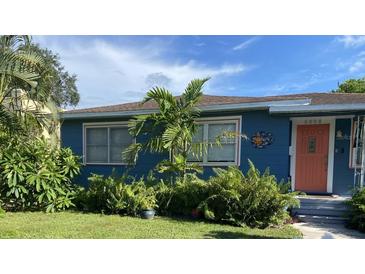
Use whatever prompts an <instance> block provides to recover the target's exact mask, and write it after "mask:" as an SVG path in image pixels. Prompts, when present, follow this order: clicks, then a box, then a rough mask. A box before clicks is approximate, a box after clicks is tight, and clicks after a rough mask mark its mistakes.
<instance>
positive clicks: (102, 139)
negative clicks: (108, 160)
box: [86, 128, 108, 146]
mask: <svg viewBox="0 0 365 274" xmlns="http://www.w3.org/2000/svg"><path fill="white" fill-rule="evenodd" d="M86 144H87V145H104V146H105V145H108V129H107V128H87V129H86Z"/></svg>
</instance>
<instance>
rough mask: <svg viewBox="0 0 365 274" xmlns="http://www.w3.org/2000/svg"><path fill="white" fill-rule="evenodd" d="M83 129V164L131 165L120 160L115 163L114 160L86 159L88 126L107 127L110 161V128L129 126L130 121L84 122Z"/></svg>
mask: <svg viewBox="0 0 365 274" xmlns="http://www.w3.org/2000/svg"><path fill="white" fill-rule="evenodd" d="M82 127H83V130H82V142H83V145H82V154H83V156H82V158H83V159H82V160H83V164H84V165H108V166H114V165H116V166H122V165H131V164H130V163H123V162H122V161H121V162H118V163H114V162H108V163H88V162H87V161H86V159H87V157H86V154H87V149H86V130H87V129H88V128H107V131H108V161H110V155H109V154H110V144H109V142H110V140H109V136H110V133H109V132H110V128H115V127H118V128H120V127H123V128H128V122H95V123H83V124H82ZM133 143H136V138H133Z"/></svg>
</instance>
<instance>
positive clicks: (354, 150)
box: [350, 121, 362, 168]
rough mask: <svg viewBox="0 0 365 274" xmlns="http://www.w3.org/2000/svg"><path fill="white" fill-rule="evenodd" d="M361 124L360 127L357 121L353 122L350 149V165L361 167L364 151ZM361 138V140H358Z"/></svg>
mask: <svg viewBox="0 0 365 274" xmlns="http://www.w3.org/2000/svg"><path fill="white" fill-rule="evenodd" d="M361 126H362V123H360V127H358V123H357V121H354V122H353V123H352V132H351V133H352V136H351V149H350V153H351V156H350V167H351V168H355V167H357V168H360V167H361V153H362V137H361ZM358 139H359V140H358Z"/></svg>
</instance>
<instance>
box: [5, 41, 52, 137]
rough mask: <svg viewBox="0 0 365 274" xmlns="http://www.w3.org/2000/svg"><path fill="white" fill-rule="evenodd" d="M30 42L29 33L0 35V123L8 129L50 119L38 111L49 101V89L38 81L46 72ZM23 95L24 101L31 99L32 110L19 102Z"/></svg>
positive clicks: (19, 127) (21, 101)
mask: <svg viewBox="0 0 365 274" xmlns="http://www.w3.org/2000/svg"><path fill="white" fill-rule="evenodd" d="M30 45H31V38H30V36H24V35H4V36H0V127H2V128H3V129H4V130H6V131H9V132H14V131H19V129H21V128H22V127H24V126H25V127H26V128H28V129H29V127H31V126H34V124H38V125H40V124H44V123H49V121H47V119H48V118H49V117H45V116H44V115H43V114H42V113H41V111H40V109H41V108H43V107H44V106H45V105H46V104H47V102H48V98H49V92H48V91H46V90H42V89H40V88H39V87H38V85H37V84H38V81H39V79H40V78H41V77H46V76H47V74H46V73H47V72H46V71H45V70H44V67H43V58H42V56H40V55H38V54H36V53H35V52H34V51H32V50H31V47H30ZM23 95H24V96H25V97H26V100H25V101H26V102H33V103H32V106H34V107H33V109H32V110H31V111H29V108H26V107H24V106H23V105H22V103H23V101H24V100H23V97H24V96H23ZM22 96H23V97H22Z"/></svg>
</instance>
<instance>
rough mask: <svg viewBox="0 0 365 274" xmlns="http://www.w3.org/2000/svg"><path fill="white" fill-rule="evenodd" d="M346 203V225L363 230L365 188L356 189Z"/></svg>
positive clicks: (364, 227)
mask: <svg viewBox="0 0 365 274" xmlns="http://www.w3.org/2000/svg"><path fill="white" fill-rule="evenodd" d="M347 203H348V205H349V206H350V221H349V223H348V225H349V226H350V227H351V228H355V229H358V230H360V231H362V232H365V188H363V189H358V190H356V191H355V193H354V195H353V196H352V198H351V200H349V201H348V202H347Z"/></svg>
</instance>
